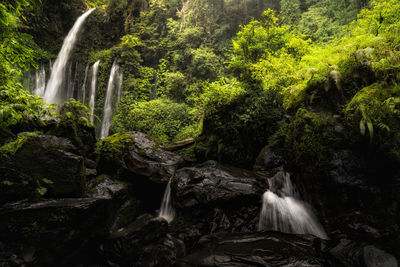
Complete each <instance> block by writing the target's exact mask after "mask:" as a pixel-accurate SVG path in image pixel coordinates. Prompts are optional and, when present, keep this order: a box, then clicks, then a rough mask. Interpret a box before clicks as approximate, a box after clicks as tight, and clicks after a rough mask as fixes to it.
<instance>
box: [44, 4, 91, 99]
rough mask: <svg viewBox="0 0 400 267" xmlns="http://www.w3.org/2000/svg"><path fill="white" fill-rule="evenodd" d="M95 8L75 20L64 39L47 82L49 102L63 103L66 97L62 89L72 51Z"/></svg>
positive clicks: (46, 96) (46, 97) (46, 95)
mask: <svg viewBox="0 0 400 267" xmlns="http://www.w3.org/2000/svg"><path fill="white" fill-rule="evenodd" d="M93 10H94V8H92V9H90V10H88V11H86V12H85V13H84V14H82V15H81V16H80V17H79V18H78V19H77V20H76V22H75V24H74V26H73V27H72V29H71V30H70V31H69V33H68V35H67V37H66V38H65V39H64V43H63V45H62V48H61V51H60V53H59V54H58V57H57V60H56V61H55V62H54V65H53V67H52V71H51V75H50V80H49V82H48V83H47V87H46V92H45V94H44V98H43V100H44V101H45V102H47V103H49V104H58V103H61V102H62V101H63V100H64V99H63V96H62V93H61V91H60V89H61V87H62V84H63V82H64V76H65V69H66V67H67V63H68V61H69V58H70V56H71V52H72V50H73V48H74V46H75V43H76V41H77V39H78V34H79V31H80V29H81V28H82V26H83V23H84V22H85V20H86V18H87V17H88V16H89V15H90V13H92V12H93Z"/></svg>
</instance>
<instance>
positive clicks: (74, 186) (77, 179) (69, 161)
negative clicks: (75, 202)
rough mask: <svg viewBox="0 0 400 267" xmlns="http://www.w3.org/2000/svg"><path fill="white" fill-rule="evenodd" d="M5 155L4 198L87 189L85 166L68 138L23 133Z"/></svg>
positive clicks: (76, 194)
mask: <svg viewBox="0 0 400 267" xmlns="http://www.w3.org/2000/svg"><path fill="white" fill-rule="evenodd" d="M9 145H10V147H13V150H12V151H11V150H10V151H8V154H7V155H3V156H2V158H3V160H1V162H0V170H1V173H2V175H3V177H5V179H4V180H3V181H2V183H1V184H0V188H1V191H2V192H4V193H5V194H4V195H3V196H2V197H0V199H1V202H2V203H4V202H8V201H15V200H19V199H22V198H26V197H28V198H30V197H34V196H46V197H80V196H82V194H83V192H84V184H85V176H84V174H85V166H84V164H83V158H82V157H81V156H79V155H77V154H76V153H77V149H76V147H75V146H74V145H73V144H72V143H71V142H70V141H69V140H68V139H65V138H60V137H55V136H50V135H39V136H37V135H33V136H32V135H21V136H19V137H18V139H17V140H16V141H15V142H13V143H11V144H9Z"/></svg>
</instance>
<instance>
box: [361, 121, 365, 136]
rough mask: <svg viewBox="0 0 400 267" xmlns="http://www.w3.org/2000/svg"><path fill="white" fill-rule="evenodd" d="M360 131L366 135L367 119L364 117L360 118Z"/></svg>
mask: <svg viewBox="0 0 400 267" xmlns="http://www.w3.org/2000/svg"><path fill="white" fill-rule="evenodd" d="M360 133H361V135H363V136H364V135H365V121H364V119H361V120H360Z"/></svg>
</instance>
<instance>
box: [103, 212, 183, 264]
mask: <svg viewBox="0 0 400 267" xmlns="http://www.w3.org/2000/svg"><path fill="white" fill-rule="evenodd" d="M167 232H168V223H167V221H165V220H164V219H162V218H154V217H153V216H151V215H149V214H144V215H142V216H141V217H139V218H138V219H137V220H136V221H134V222H132V223H131V224H130V225H128V226H127V227H125V228H121V229H119V230H118V231H116V232H114V233H112V234H111V235H110V237H109V238H108V239H107V240H106V241H105V242H104V244H103V245H102V251H103V254H104V255H105V260H106V261H107V262H108V263H112V264H117V266H146V267H147V266H171V265H172V264H174V263H175V261H176V259H177V258H178V257H182V256H183V255H184V253H185V246H184V244H183V243H182V242H181V241H180V240H178V239H176V238H174V237H172V236H171V235H169V234H167ZM113 266H114V265H113Z"/></svg>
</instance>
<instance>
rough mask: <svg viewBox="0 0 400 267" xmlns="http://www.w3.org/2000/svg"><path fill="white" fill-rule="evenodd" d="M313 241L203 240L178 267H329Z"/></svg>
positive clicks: (274, 237) (230, 236)
mask: <svg viewBox="0 0 400 267" xmlns="http://www.w3.org/2000/svg"><path fill="white" fill-rule="evenodd" d="M324 264H325V260H324V259H323V257H322V255H321V253H320V252H319V251H318V249H316V248H315V247H314V245H313V239H312V238H309V239H306V238H301V237H298V236H295V235H288V234H280V233H275V232H266V233H251V234H243V233H218V234H215V235H210V236H205V237H203V238H202V239H201V240H200V241H199V243H198V244H197V245H196V247H195V248H194V249H193V251H192V252H191V253H190V254H189V255H187V256H186V257H185V258H183V259H182V260H180V261H179V262H178V264H177V265H178V266H326V265H324Z"/></svg>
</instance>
